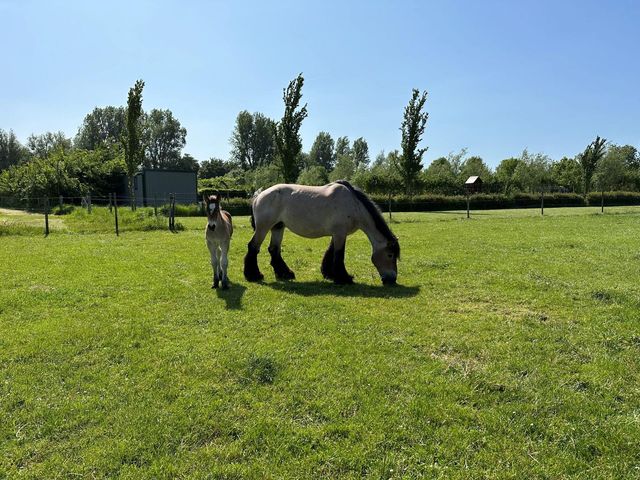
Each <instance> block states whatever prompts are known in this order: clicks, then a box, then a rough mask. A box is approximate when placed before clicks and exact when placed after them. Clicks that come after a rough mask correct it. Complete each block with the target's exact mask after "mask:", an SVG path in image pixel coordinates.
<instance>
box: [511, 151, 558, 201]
mask: <svg viewBox="0 0 640 480" xmlns="http://www.w3.org/2000/svg"><path fill="white" fill-rule="evenodd" d="M550 164H551V162H550V160H549V157H547V156H546V155H544V154H542V153H536V154H531V153H529V152H528V151H527V150H526V149H525V150H524V151H523V152H522V155H520V158H519V162H518V164H517V166H516V169H515V171H514V172H513V178H512V179H513V182H514V183H517V184H518V185H520V186H521V187H522V188H523V189H524V190H526V191H528V192H531V193H535V192H540V190H541V189H543V188H544V187H545V186H547V185H548V184H549V183H550V181H551V172H550Z"/></svg>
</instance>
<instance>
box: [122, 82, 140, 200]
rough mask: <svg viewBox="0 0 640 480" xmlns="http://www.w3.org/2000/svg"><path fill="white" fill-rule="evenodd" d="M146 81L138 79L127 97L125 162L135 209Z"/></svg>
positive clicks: (124, 141)
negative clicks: (134, 189) (134, 187)
mask: <svg viewBox="0 0 640 480" xmlns="http://www.w3.org/2000/svg"><path fill="white" fill-rule="evenodd" d="M143 88H144V82H143V81H142V80H136V83H135V85H134V86H133V87H132V88H130V89H129V96H128V98H127V114H126V121H125V125H126V129H125V131H124V137H123V139H122V143H123V145H124V163H125V168H126V170H127V176H128V177H129V199H130V201H131V209H132V210H133V209H135V199H134V197H133V175H134V174H135V173H136V170H137V169H138V167H139V166H140V164H141V163H142V155H143V150H142V146H141V143H140V130H141V126H140V117H141V116H142V89H143Z"/></svg>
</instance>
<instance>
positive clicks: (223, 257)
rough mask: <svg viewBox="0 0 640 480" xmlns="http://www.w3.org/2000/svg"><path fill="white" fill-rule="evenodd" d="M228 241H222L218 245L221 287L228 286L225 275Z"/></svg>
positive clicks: (227, 279) (227, 261)
mask: <svg viewBox="0 0 640 480" xmlns="http://www.w3.org/2000/svg"><path fill="white" fill-rule="evenodd" d="M228 253H229V242H223V243H222V245H221V246H220V280H221V281H222V289H223V290H226V289H227V288H229V277H228V276H227V266H228V265H229V257H228Z"/></svg>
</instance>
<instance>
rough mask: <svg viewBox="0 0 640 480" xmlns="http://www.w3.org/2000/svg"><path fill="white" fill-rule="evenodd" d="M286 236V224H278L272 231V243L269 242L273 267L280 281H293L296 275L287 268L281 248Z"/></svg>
mask: <svg viewBox="0 0 640 480" xmlns="http://www.w3.org/2000/svg"><path fill="white" fill-rule="evenodd" d="M283 235H284V224H283V223H282V222H278V223H276V224H275V225H274V227H273V228H272V229H271V241H270V242H269V253H270V254H271V266H272V267H273V271H274V273H275V274H276V278H277V279H278V280H293V279H294V278H296V275H295V273H293V272H292V271H291V269H290V268H289V267H288V266H287V264H286V263H285V261H284V260H283V259H282V254H281V246H282V237H283Z"/></svg>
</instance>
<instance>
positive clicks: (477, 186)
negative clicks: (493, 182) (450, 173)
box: [464, 175, 482, 194]
mask: <svg viewBox="0 0 640 480" xmlns="http://www.w3.org/2000/svg"><path fill="white" fill-rule="evenodd" d="M464 188H465V189H466V190H467V194H472V193H480V192H481V191H482V179H481V178H480V177H478V176H477V175H474V176H471V177H469V178H467V181H466V182H464Z"/></svg>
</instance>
